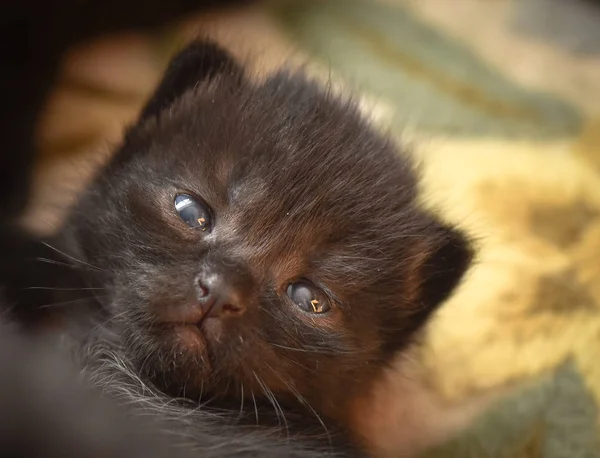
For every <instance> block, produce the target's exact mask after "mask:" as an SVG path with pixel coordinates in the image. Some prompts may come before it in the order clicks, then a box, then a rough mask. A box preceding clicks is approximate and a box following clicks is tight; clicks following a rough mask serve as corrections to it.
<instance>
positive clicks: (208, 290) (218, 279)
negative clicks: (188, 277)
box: [196, 272, 246, 318]
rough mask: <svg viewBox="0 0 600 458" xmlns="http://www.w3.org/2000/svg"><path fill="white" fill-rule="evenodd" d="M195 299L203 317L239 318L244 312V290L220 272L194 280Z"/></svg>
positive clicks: (207, 273) (209, 273) (203, 274)
mask: <svg viewBox="0 0 600 458" xmlns="http://www.w3.org/2000/svg"><path fill="white" fill-rule="evenodd" d="M196 285H197V299H198V303H199V305H200V307H201V308H202V314H203V316H204V317H214V318H224V317H226V316H232V317H233V316H240V315H243V314H244V312H245V311H246V298H245V297H244V296H245V294H244V289H243V288H240V287H239V285H237V284H236V282H235V279H233V278H228V276H227V275H226V274H224V273H222V272H205V273H201V274H200V275H198V277H197V278H196Z"/></svg>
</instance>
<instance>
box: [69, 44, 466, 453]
mask: <svg viewBox="0 0 600 458" xmlns="http://www.w3.org/2000/svg"><path fill="white" fill-rule="evenodd" d="M182 191H184V192H187V193H191V194H193V195H196V196H199V197H200V198H201V199H203V201H204V202H206V203H207V205H208V206H209V207H210V213H211V214H212V218H213V221H214V227H213V228H212V231H211V232H209V233H204V232H198V231H194V230H192V229H190V227H188V226H187V225H186V224H185V223H183V221H182V220H181V219H180V218H179V217H178V215H177V213H176V212H175V210H174V206H173V199H174V196H175V195H176V193H177V192H182ZM64 235H65V237H64V241H63V242H62V247H63V249H64V250H65V252H66V253H68V256H69V257H70V258H71V259H76V260H77V261H76V262H75V266H77V267H79V268H80V270H81V271H82V272H83V273H84V275H83V277H84V280H85V283H86V288H88V289H89V290H90V291H95V292H97V295H96V298H95V300H94V301H93V303H94V304H95V307H97V310H96V311H95V312H94V313H95V314H96V318H95V320H96V321H95V322H93V323H92V325H91V329H92V330H91V331H89V330H88V331H86V338H85V341H86V343H85V344H84V347H85V348H86V349H87V350H86V353H85V354H86V355H87V356H89V355H96V356H97V355H98V353H97V352H98V347H97V346H98V345H99V346H100V348H102V349H103V350H102V351H101V352H100V353H101V354H102V355H104V356H102V359H105V358H108V359H109V360H110V361H112V363H111V364H109V366H110V365H112V367H113V368H120V369H121V371H120V373H129V374H130V375H132V374H135V378H136V379H137V378H139V383H142V384H143V385H140V386H138V388H139V390H138V391H137V396H140V394H141V392H143V391H145V392H148V393H151V395H150V396H142V397H141V398H140V401H141V400H142V399H144V400H145V401H144V402H146V401H148V400H149V399H150V400H154V401H152V402H150V404H151V405H155V406H156V405H157V404H156V403H157V402H158V407H156V409H155V410H156V411H157V412H160V411H163V412H164V414H165V415H167V413H168V412H167V410H168V409H163V407H164V405H165V404H164V402H163V403H161V401H160V399H162V398H161V396H162V395H160V394H159V393H166V394H168V395H170V396H175V397H183V398H186V399H188V400H189V402H192V403H195V404H192V405H197V403H198V402H200V403H201V404H203V405H204V407H203V409H202V410H201V411H199V412H197V411H195V410H194V411H189V412H190V413H189V415H190V416H191V417H193V416H194V415H196V414H197V415H198V416H199V417H200V419H205V420H206V418H207V417H210V412H211V409H215V408H216V409H231V408H232V406H235V409H239V410H241V411H242V413H241V414H240V418H241V419H242V420H244V419H246V418H250V416H249V415H248V414H247V413H244V412H243V411H244V410H246V411H247V412H250V413H253V412H254V411H255V410H257V411H260V412H264V406H265V405H267V406H269V405H270V408H271V409H272V411H273V412H274V413H275V417H276V420H277V424H278V427H279V429H280V430H281V431H285V432H286V434H288V433H289V432H290V431H291V433H292V434H303V435H307V432H308V431H309V430H310V428H307V427H306V425H305V421H304V420H306V419H307V418H312V420H311V422H312V423H313V424H312V426H315V425H316V426H317V427H319V428H321V430H322V431H327V432H329V431H332V430H333V431H335V430H337V431H340V432H342V433H349V434H351V435H352V436H353V437H354V440H355V441H357V442H358V443H359V444H362V445H364V444H363V443H362V441H363V438H361V437H360V433H359V432H358V431H353V424H354V423H355V422H354V419H353V415H355V413H354V410H353V401H354V400H355V399H356V398H357V397H359V396H361V395H362V394H364V393H365V392H366V391H368V390H369V389H370V387H371V385H372V384H373V383H374V381H375V380H377V379H378V377H380V376H381V374H382V373H383V372H382V371H383V370H384V369H385V368H386V367H387V365H388V364H389V363H390V362H391V361H392V359H393V358H394V357H395V356H396V355H397V354H398V353H399V352H402V351H403V350H404V349H405V348H406V347H407V345H409V344H410V343H411V341H412V340H413V339H414V337H415V335H416V333H417V332H418V331H419V330H420V329H421V328H422V326H423V325H424V324H425V322H426V321H427V318H428V317H429V316H430V315H431V313H432V312H433V311H434V310H435V309H436V307H437V306H438V305H439V304H440V303H441V302H442V301H443V300H444V299H445V298H446V297H447V296H448V295H449V294H450V293H451V292H452V290H453V289H454V287H455V285H456V284H457V283H458V281H459V280H460V279H461V277H462V275H463V273H464V271H465V269H466V268H467V266H468V263H469V260H470V256H471V253H470V250H469V248H468V244H467V242H466V240H465V239H464V237H463V236H462V235H461V234H460V233H458V232H457V231H455V230H454V229H451V228H449V227H446V226H445V225H443V224H442V223H440V222H439V221H438V220H437V219H435V218H434V217H433V216H431V215H430V214H428V213H426V212H424V211H423V210H422V209H421V208H420V207H419V206H418V205H417V202H416V177H415V174H414V171H413V169H412V166H411V163H410V161H409V160H408V159H407V157H406V156H404V155H402V154H400V153H399V152H398V151H396V149H395V147H394V145H393V144H392V143H391V142H390V141H388V140H387V139H386V138H384V137H382V136H380V135H379V134H378V133H376V132H375V131H374V130H372V129H371V128H370V127H369V126H368V125H366V124H365V122H364V121H363V120H362V119H361V117H360V115H359V113H358V110H357V109H356V107H355V106H354V105H353V104H352V103H351V102H348V101H344V100H340V99H339V98H337V97H335V96H333V95H332V94H330V93H327V92H324V91H323V90H322V89H321V88H320V87H319V86H318V85H316V84H313V83H311V82H310V81H307V80H306V79H305V78H304V77H302V76H301V75H290V74H285V73H280V74H277V75H274V76H272V77H271V78H269V79H268V80H267V81H266V82H264V83H262V84H257V83H252V82H250V81H249V80H248V79H247V78H246V76H245V75H244V72H243V69H242V68H240V66H239V65H238V64H237V63H235V62H234V61H233V60H232V58H231V57H230V56H229V55H228V54H227V53H226V52H225V51H224V50H222V49H220V48H218V47H217V46H215V45H214V44H211V43H206V42H197V43H193V44H191V45H190V46H189V47H188V48H186V49H185V50H184V51H182V52H181V53H180V54H179V55H178V56H177V57H176V58H175V59H174V60H173V62H172V64H171V66H170V68H169V69H168V70H167V72H166V74H165V77H164V80H163V82H162V84H161V85H160V86H159V87H158V88H157V91H156V93H155V95H154V96H153V97H152V98H151V100H150V101H149V102H148V105H147V106H146V108H145V109H144V110H143V111H142V115H141V117H140V119H139V122H138V123H137V124H136V125H135V126H133V127H132V128H130V129H129V131H128V133H127V135H126V139H125V141H124V143H123V145H122V146H121V147H120V148H119V150H118V151H117V152H116V154H115V156H114V159H113V160H112V161H111V162H110V163H109V164H108V166H107V167H106V168H105V169H104V170H103V171H102V172H101V173H100V174H99V176H98V177H97V179H96V180H95V181H94V183H93V184H92V185H91V187H90V188H89V190H88V191H87V192H86V193H85V195H84V196H82V198H81V200H80V202H79V204H78V205H77V206H76V208H75V209H74V211H73V213H72V215H71V217H70V219H69V221H68V223H67V225H66V228H65V231H64ZM221 270H224V271H225V272H226V278H227V280H228V281H229V282H230V283H231V284H232V285H238V286H234V287H235V288H236V291H237V293H238V295H239V297H241V299H239V300H240V301H241V302H242V303H243V307H244V310H245V312H244V313H243V315H242V316H235V317H222V316H220V317H218V318H217V319H212V320H204V317H203V315H202V313H201V309H200V308H198V307H197V305H194V304H197V301H198V296H197V294H198V289H197V276H198V275H199V273H201V272H206V271H208V272H209V273H212V272H216V271H219V272H221ZM298 279H307V280H308V281H310V282H311V283H312V284H313V285H316V287H318V288H319V289H320V290H321V291H322V292H323V293H324V294H325V295H326V296H327V297H328V298H329V299H328V300H329V302H330V303H331V306H332V308H331V310H330V311H329V312H327V313H325V314H322V315H314V314H309V313H306V312H304V311H302V310H300V309H299V308H298V307H297V306H296V305H295V304H293V302H292V301H290V299H289V298H288V297H287V295H286V287H287V285H288V284H290V283H292V282H294V281H297V280H298ZM242 283H243V285H244V286H243V287H242V286H239V285H241V284H242ZM190 309H191V310H192V312H190ZM94 313H92V316H94ZM190 314H191V316H192V317H194V316H195V317H196V318H192V321H194V320H195V321H197V322H198V325H197V326H196V325H193V326H192V327H193V331H192V330H190V326H189V325H190V324H194V323H193V322H192V323H191V322H189V320H190V318H189V317H190ZM86 316H87V317H89V316H90V315H89V314H87V312H86ZM200 323H201V324H200ZM77 327H79V326H76V328H77ZM190 333H191V334H190ZM90 336H92V337H90ZM94 359H97V357H94V358H92V361H93V360H94ZM89 361H90V359H89V358H87V361H86V364H88V363H89ZM105 366H106V365H105ZM111 377H113V376H111ZM102 380H103V383H104V382H106V379H102ZM111 380H114V377H113V378H111ZM130 380H131V377H130ZM106 385H107V386H108V388H109V389H112V388H110V385H111V383H106ZM116 385H117V386H120V387H121V388H123V387H125V386H126V385H127V384H120V383H117V384H116ZM129 386H131V385H129ZM341 387H343V388H341ZM129 397H130V396H129ZM188 408H189V407H188ZM191 412H196V413H195V414H194V413H191ZM292 413H295V414H296V415H298V414H301V415H302V418H303V421H301V422H299V423H298V424H294V423H295V422H294V421H291V420H290V418H291V417H290V416H291V415H292ZM177 415H180V412H179V411H178V414H177ZM261 415H262V413H261V414H260V415H259V414H256V415H253V417H254V416H258V417H259V418H258V422H259V423H263V424H267V423H269V422H268V421H267V418H266V417H265V418H264V419H261ZM222 420H223V418H219V420H218V421H219V422H222ZM230 420H231V419H229V420H228V421H227V422H225V423H228V422H229V421H230ZM256 420H257V419H256V418H254V421H256ZM290 423H291V424H290ZM309 423H310V422H309ZM312 426H311V427H312ZM309 435H310V434H309ZM219 439H220V438H219Z"/></svg>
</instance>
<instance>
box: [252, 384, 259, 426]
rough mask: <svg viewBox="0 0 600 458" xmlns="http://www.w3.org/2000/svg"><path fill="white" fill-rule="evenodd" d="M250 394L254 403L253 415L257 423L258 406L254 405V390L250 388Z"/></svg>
mask: <svg viewBox="0 0 600 458" xmlns="http://www.w3.org/2000/svg"><path fill="white" fill-rule="evenodd" d="M250 395H251V396H252V402H253V403H254V416H255V417H256V424H257V425H258V407H257V406H256V398H255V397H254V391H253V390H250Z"/></svg>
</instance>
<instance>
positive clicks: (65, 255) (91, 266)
mask: <svg viewBox="0 0 600 458" xmlns="http://www.w3.org/2000/svg"><path fill="white" fill-rule="evenodd" d="M42 244H43V245H44V246H46V247H48V248H50V249H51V250H54V251H56V252H57V253H59V254H61V255H63V256H64V257H65V258H68V259H71V260H72V261H75V262H78V263H79V264H83V265H84V266H88V267H89V268H90V269H94V270H97V271H99V272H106V270H104V269H101V268H99V267H96V266H93V265H91V264H89V263H87V262H85V261H82V260H81V259H77V258H75V257H73V256H71V255H68V254H67V253H65V252H63V251H61V250H59V249H58V248H56V247H53V246H52V245H50V244H49V243H47V242H42Z"/></svg>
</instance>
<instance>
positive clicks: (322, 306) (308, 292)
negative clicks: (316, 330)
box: [287, 281, 331, 313]
mask: <svg viewBox="0 0 600 458" xmlns="http://www.w3.org/2000/svg"><path fill="white" fill-rule="evenodd" d="M287 295H288V296H289V297H290V299H291V300H292V302H293V303H294V304H296V305H297V306H298V307H300V308H301V309H302V310H304V311H305V312H309V313H325V312H327V311H329V309H330V308H331V305H330V304H329V300H328V299H327V296H325V294H323V293H322V292H321V291H320V290H319V289H318V288H317V287H316V286H314V285H312V284H310V283H308V282H305V281H299V282H296V283H291V284H290V285H289V286H288V287H287Z"/></svg>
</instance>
